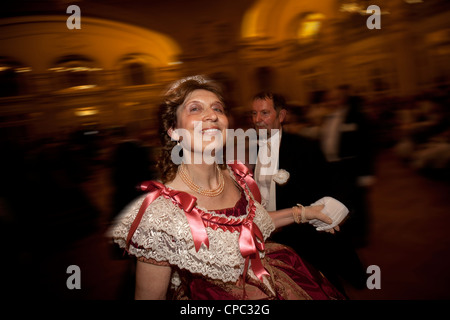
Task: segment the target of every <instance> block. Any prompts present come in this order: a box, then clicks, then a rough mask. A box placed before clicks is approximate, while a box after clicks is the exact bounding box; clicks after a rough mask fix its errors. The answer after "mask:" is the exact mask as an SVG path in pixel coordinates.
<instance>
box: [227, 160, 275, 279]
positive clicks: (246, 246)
mask: <svg viewBox="0 0 450 320" xmlns="http://www.w3.org/2000/svg"><path fill="white" fill-rule="evenodd" d="M228 165H229V166H230V167H231V168H232V169H233V171H234V172H235V173H236V174H237V175H238V176H239V179H237V180H238V183H239V185H240V186H241V187H242V189H243V190H246V188H245V185H246V184H247V186H248V188H249V189H250V191H251V192H252V193H253V197H254V198H255V200H256V201H258V202H261V193H260V192H259V188H258V185H257V184H256V182H255V180H253V178H252V173H251V172H250V170H249V169H248V168H247V167H246V166H245V165H244V164H242V163H239V162H234V163H229V164H228ZM249 208H250V212H249V213H248V215H247V218H246V221H244V223H243V224H242V228H241V234H240V235H239V248H240V250H241V254H242V256H243V257H244V258H245V259H246V261H245V268H244V275H243V277H244V281H245V276H246V274H247V269H248V261H249V260H250V261H251V263H252V264H251V267H252V270H253V272H254V273H255V275H256V276H257V277H258V278H259V279H260V280H261V281H262V279H263V276H264V275H269V273H268V272H267V271H266V269H264V267H263V265H262V262H261V258H260V256H259V251H264V250H265V246H264V237H263V235H262V233H261V230H260V229H259V228H258V226H257V225H256V224H255V223H254V222H253V218H254V217H255V214H256V212H255V210H256V207H255V203H254V201H253V199H252V198H251V197H249Z"/></svg>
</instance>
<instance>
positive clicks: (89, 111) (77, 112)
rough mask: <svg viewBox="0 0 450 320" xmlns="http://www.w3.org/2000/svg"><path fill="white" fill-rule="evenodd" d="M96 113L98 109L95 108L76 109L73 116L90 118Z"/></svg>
mask: <svg viewBox="0 0 450 320" xmlns="http://www.w3.org/2000/svg"><path fill="white" fill-rule="evenodd" d="M97 113H98V109H97V108H95V107H88V108H78V109H76V110H75V115H76V116H78V117H85V116H92V115H95V114H97Z"/></svg>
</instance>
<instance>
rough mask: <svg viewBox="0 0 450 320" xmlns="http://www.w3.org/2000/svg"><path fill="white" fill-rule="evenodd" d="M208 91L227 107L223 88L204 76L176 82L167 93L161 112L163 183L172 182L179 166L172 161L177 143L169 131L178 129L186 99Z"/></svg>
mask: <svg viewBox="0 0 450 320" xmlns="http://www.w3.org/2000/svg"><path fill="white" fill-rule="evenodd" d="M199 89H203V90H207V91H210V92H212V93H214V94H215V95H216V96H217V97H218V98H219V100H220V101H221V102H222V103H223V104H224V105H225V103H224V98H223V93H222V88H221V86H220V85H219V84H218V83H217V82H215V81H213V80H211V79H209V78H207V77H205V76H202V75H196V76H190V77H186V78H183V79H180V80H177V81H175V82H174V83H173V84H172V85H171V86H170V87H169V89H168V90H167V91H166V93H165V94H164V97H163V103H162V104H161V105H160V110H159V135H160V139H161V144H162V148H161V153H160V156H159V159H158V163H157V168H158V170H159V173H160V179H161V181H162V182H163V183H167V182H170V181H172V180H173V179H174V178H175V175H176V173H177V170H178V165H177V164H175V163H173V161H172V157H171V155H172V149H173V148H174V147H175V146H176V145H177V141H172V139H171V138H170V136H169V134H168V133H167V131H168V130H169V129H176V128H177V110H178V107H179V106H181V105H182V104H183V103H184V101H185V100H186V98H187V97H188V96H189V94H191V93H192V92H193V91H195V90H199Z"/></svg>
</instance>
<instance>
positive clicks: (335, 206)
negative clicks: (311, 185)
mask: <svg viewBox="0 0 450 320" xmlns="http://www.w3.org/2000/svg"><path fill="white" fill-rule="evenodd" d="M322 204H323V205H324V208H323V209H322V212H323V213H324V214H326V215H327V216H329V217H330V218H331V219H333V222H332V223H331V224H326V223H325V222H323V221H320V220H318V219H312V220H310V221H309V223H310V224H312V225H313V226H314V227H316V230H317V231H325V230H328V229H332V228H334V227H336V226H338V225H339V224H340V223H341V222H342V220H344V219H345V217H346V216H347V215H348V212H349V211H348V209H347V207H346V206H344V205H343V204H342V203H341V202H339V201H338V200H336V199H334V198H332V197H323V198H321V199H319V200H317V201H316V202H314V203H313V204H311V206H320V205H322Z"/></svg>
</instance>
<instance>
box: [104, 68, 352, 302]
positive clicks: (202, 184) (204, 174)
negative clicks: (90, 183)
mask: <svg viewBox="0 0 450 320" xmlns="http://www.w3.org/2000/svg"><path fill="white" fill-rule="evenodd" d="M223 101H224V99H223V97H222V95H221V90H220V87H219V86H218V85H217V84H216V83H215V82H213V81H211V80H209V79H207V78H205V77H202V76H193V77H188V78H184V79H181V80H179V81H177V82H175V83H174V84H173V85H172V86H171V88H170V89H169V90H168V91H167V93H166V95H165V97H164V103H163V104H162V105H161V108H162V109H161V114H160V124H161V130H160V134H161V138H162V142H163V149H162V154H161V158H160V162H159V164H158V168H159V170H160V174H161V180H160V181H148V182H144V183H142V185H141V189H142V190H144V191H147V193H146V194H145V195H142V196H141V197H138V198H137V199H136V200H134V201H133V202H132V203H131V204H129V205H128V206H127V207H126V208H125V209H124V211H123V212H122V213H121V215H120V216H119V217H118V219H117V221H116V224H115V226H114V227H113V228H112V230H111V236H112V238H113V240H114V242H116V243H117V244H119V246H120V247H122V248H124V249H126V250H127V252H128V253H129V254H130V255H133V256H135V257H136V258H137V265H136V290H135V298H136V299H215V300H217V299H252V300H255V299H343V298H344V296H343V295H342V294H341V293H340V292H338V291H337V290H336V289H335V288H334V287H333V286H332V285H331V284H330V283H329V282H328V280H327V279H325V278H324V277H323V276H322V275H321V273H320V272H318V271H316V270H314V269H312V268H311V267H310V266H309V265H307V263H306V262H304V261H303V260H302V259H301V258H300V257H299V256H298V255H297V254H296V253H295V252H294V251H292V250H291V249H289V248H287V247H285V246H282V245H279V244H275V243H269V242H268V243H265V240H266V239H267V238H268V237H269V235H270V234H271V232H273V231H274V230H275V229H276V228H278V227H282V226H285V225H287V224H290V223H295V222H296V223H301V222H307V221H309V220H311V219H320V220H322V221H324V222H326V223H331V221H332V220H331V219H330V218H329V217H327V216H326V215H325V214H323V213H322V212H321V211H320V210H321V209H322V206H314V207H294V208H288V209H283V210H279V211H276V212H270V213H268V212H267V211H266V210H265V209H264V208H263V207H262V206H261V205H260V203H259V201H260V195H259V190H258V188H257V186H256V183H255V182H254V180H253V179H252V177H251V173H250V172H249V170H248V169H247V167H245V166H244V165H243V164H240V163H229V164H226V165H225V164H217V163H216V162H219V161H216V162H212V163H211V161H206V160H205V157H204V155H205V154H207V153H209V154H212V156H213V157H214V150H217V148H218V147H223V145H224V144H225V140H226V129H227V128H228V118H227V115H226V109H225V108H226V107H225V105H224V102H223ZM174 148H175V149H174ZM180 149H182V162H181V164H177V163H178V161H176V160H177V156H178V155H179V153H178V152H174V150H180ZM199 155H200V156H199ZM195 159H196V161H194V160H195ZM198 159H200V161H199V160H198ZM305 245H308V244H305Z"/></svg>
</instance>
